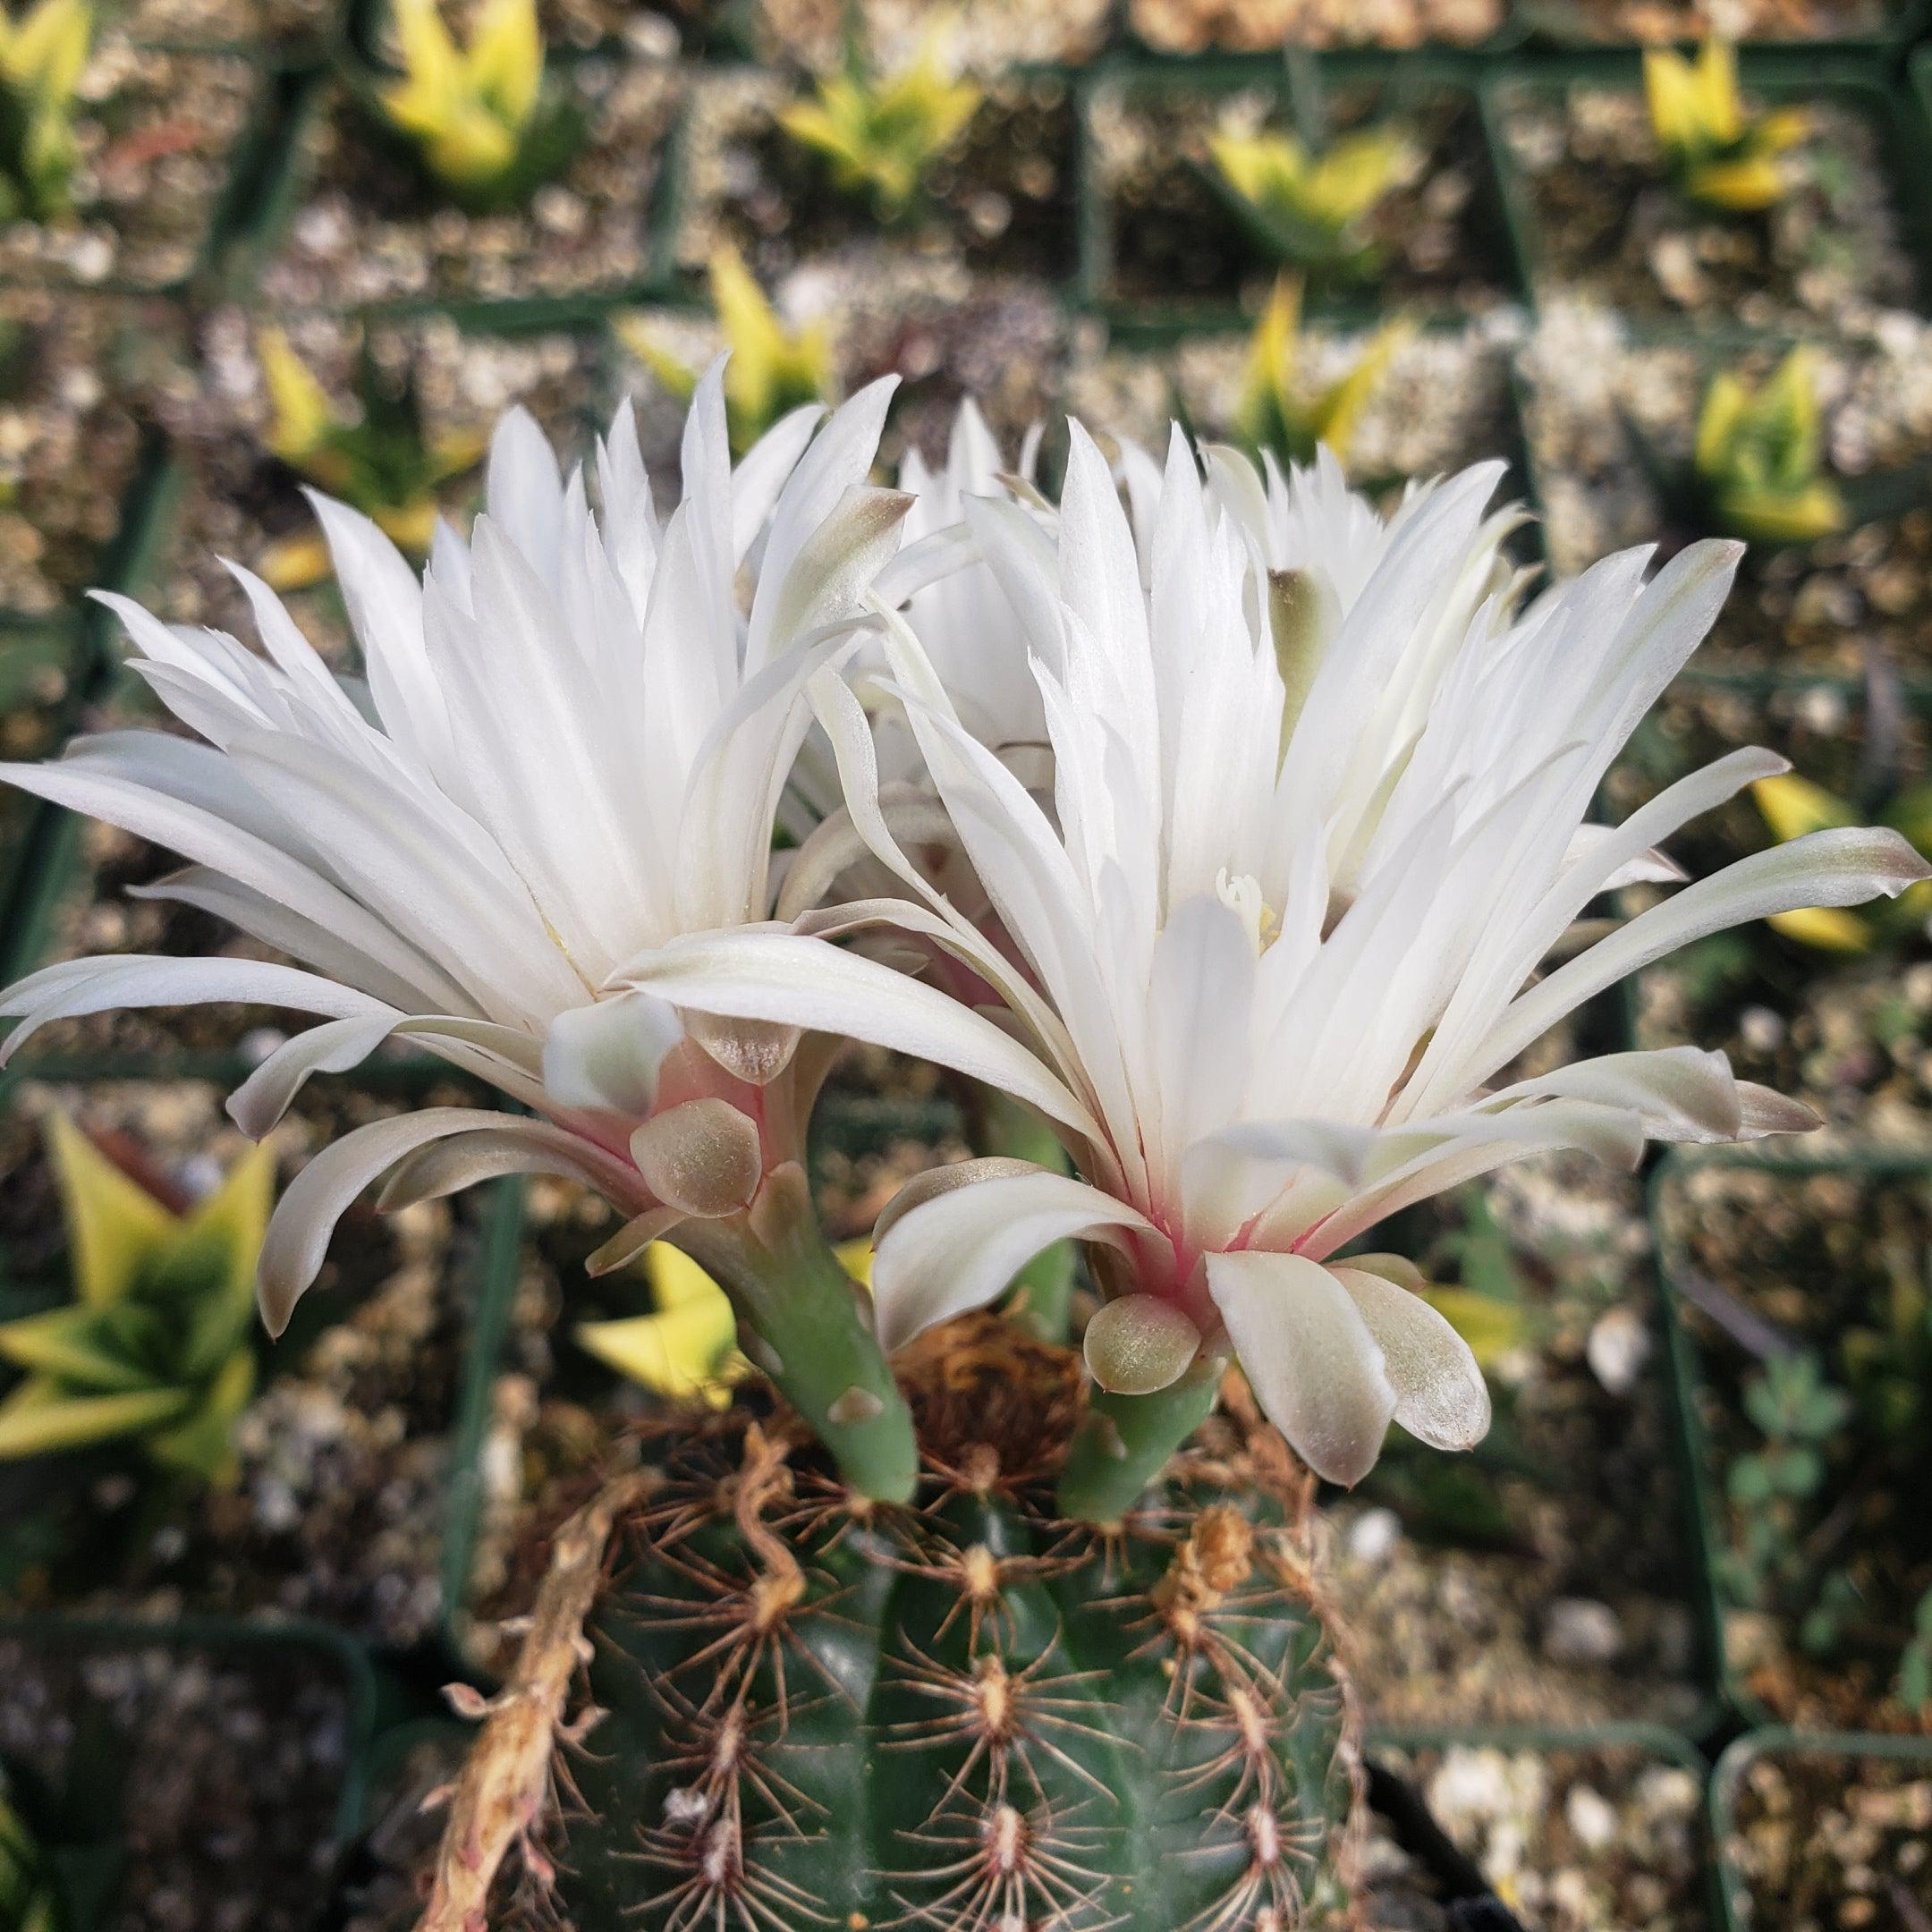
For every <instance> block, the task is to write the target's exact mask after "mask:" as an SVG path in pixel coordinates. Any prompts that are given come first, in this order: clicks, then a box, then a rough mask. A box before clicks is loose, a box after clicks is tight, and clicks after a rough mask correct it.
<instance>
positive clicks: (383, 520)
mask: <svg viewBox="0 0 1932 1932" xmlns="http://www.w3.org/2000/svg"><path fill="white" fill-rule="evenodd" d="M255 353H256V358H257V360H258V362H259V364H260V366H261V373H262V382H263V384H264V386H266V388H267V392H268V405H269V420H268V427H267V433H266V436H265V437H264V441H265V442H266V444H267V448H268V450H269V452H270V453H271V454H273V455H274V456H275V457H276V458H277V459H279V460H280V461H281V462H284V463H286V464H287V465H288V467H289V468H290V469H291V470H294V471H295V473H296V474H297V475H298V476H299V477H301V479H302V480H303V481H304V482H305V483H310V484H313V485H314V486H315V487H317V488H318V489H320V490H323V491H326V493H327V494H328V495H329V496H335V497H339V498H341V499H342V501H343V502H344V503H347V504H352V505H353V507H354V508H356V509H358V510H360V511H361V513H363V514H364V515H365V516H366V517H368V518H369V520H370V521H372V522H373V523H375V524H376V526H377V528H378V529H379V530H382V531H383V532H384V534H385V535H386V536H387V537H388V538H390V539H391V540H392V541H393V542H394V544H395V545H396V547H398V548H399V549H400V550H402V551H403V552H404V553H405V554H406V555H409V556H411V558H421V557H423V556H426V555H428V550H429V543H430V539H431V538H432V537H434V535H435V534H436V516H437V513H438V493H439V492H440V491H442V490H443V489H444V488H445V487H446V486H447V485H448V484H450V483H452V482H453V481H454V480H456V479H458V478H460V477H463V476H467V475H468V474H469V473H470V471H471V470H474V469H475V468H476V467H477V465H478V464H479V462H481V461H482V458H483V451H484V446H485V441H486V439H485V437H484V436H482V435H480V434H469V433H459V434H454V435H448V436H431V435H429V433H428V429H427V428H426V427H425V425H424V422H423V412H422V403H421V399H420V397H419V394H418V393H417V387H416V381H415V377H414V374H413V372H412V371H411V370H410V369H406V368H405V369H402V371H400V372H395V371H391V370H388V369H385V368H384V367H383V366H382V364H381V362H380V360H378V359H377V354H376V352H375V350H374V349H373V347H372V346H371V344H370V343H369V338H368V336H367V335H365V336H364V338H363V341H362V344H361V347H360V351H359V352H358V357H357V362H356V384H355V387H356V407H355V408H354V409H353V410H352V411H341V410H338V409H337V408H336V406H335V403H334V402H332V401H331V400H330V397H329V394H328V392H327V391H326V389H325V388H324V387H323V386H322V384H321V383H320V381H318V378H317V377H316V376H315V373H314V372H313V371H312V370H311V369H309V366H308V365H307V364H306V363H305V362H303V361H302V360H301V357H300V356H298V355H297V354H296V353H295V351H294V350H293V348H292V346H291V345H290V343H289V339H288V337H287V336H286V335H284V333H283V332H282V331H281V330H280V329H279V328H275V327H274V326H269V327H266V328H263V329H262V330H261V331H260V332H259V333H258V335H257V336H256V338H255ZM258 568H259V569H260V572H261V574H262V576H263V577H264V578H265V579H266V580H267V581H268V582H269V583H270V584H272V585H273V586H274V587H275V589H277V590H297V589H306V588H307V587H308V586H309V585H311V584H314V583H318V582H319V581H321V580H322V579H323V578H325V577H326V576H327V574H328V572H329V558H328V550H327V547H326V546H325V544H324V543H323V541H322V538H320V536H319V535H316V534H303V535H301V536H298V537H292V538H287V539H285V540H284V541H283V542H281V543H278V544H276V545H275V546H274V547H272V548H271V549H270V550H269V551H268V552H267V554H266V555H264V556H263V557H262V558H261V559H260V560H259V564H258Z"/></svg>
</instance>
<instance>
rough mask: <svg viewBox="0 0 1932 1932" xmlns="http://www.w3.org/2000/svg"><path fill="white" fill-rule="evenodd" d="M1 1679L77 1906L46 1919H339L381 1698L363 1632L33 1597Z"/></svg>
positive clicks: (54, 1875) (7, 1710)
mask: <svg viewBox="0 0 1932 1932" xmlns="http://www.w3.org/2000/svg"><path fill="white" fill-rule="evenodd" d="M0 1683H4V1685H5V1690H4V1693H0V1760H4V1765H5V1767H6V1772H7V1779H8V1797H9V1801H10V1806H11V1809H13V1811H14V1812H15V1814H16V1815H17V1816H18V1818H19V1819H20V1820H21V1824H22V1825H24V1826H25V1827H26V1829H27V1831H28V1833H29V1834H30V1836H31V1838H32V1840H33V1850H32V1852H30V1857H33V1858H36V1859H37V1860H38V1861H39V1863H40V1868H41V1871H42V1874H43V1875H44V1878H45V1880H46V1881H47V1883H48V1888H49V1890H50V1891H51V1893H52V1894H53V1896H54V1897H55V1900H57V1902H58V1906H57V1909H58V1910H59V1911H61V1912H62V1913H63V1916H61V1917H59V1918H57V1919H49V1920H47V1921H44V1922H47V1923H54V1924H60V1925H75V1926H84V1925H96V1924H113V1925H115V1926H164V1925H184V1924H193V1925H196V1926H200V1927H210V1928H214V1927H241V1926H246V1927H247V1928H249V1932H310V1928H319V1927H320V1926H321V1925H322V1924H323V1923H324V1922H325V1920H324V1916H323V1914H324V1910H325V1907H326V1901H327V1896H328V1894H329V1892H330V1890H331V1889H332V1882H333V1879H334V1877H335V1870H336V1867H337V1865H338V1862H339V1861H340V1860H341V1857H342V1854H343V1848H344V1846H345V1845H346V1844H347V1843H348V1842H349V1839H350V1836H351V1835H352V1833H353V1831H354V1829H355V1827H356V1824H357V1820H358V1818H359V1817H360V1812H361V1809H362V1773H363V1758H364V1754H365V1752H366V1750H367V1749H368V1742H369V1732H370V1728H371V1721H372V1716H373V1710H374V1690H373V1685H372V1683H371V1680H370V1676H369V1665H367V1663H366V1662H365V1661H364V1660H363V1657H362V1656H361V1653H360V1651H359V1650H357V1649H356V1648H355V1647H354V1646H352V1645H351V1644H349V1643H347V1642H345V1641H344V1640H342V1639H341V1638H340V1637H337V1636H336V1635H335V1634H334V1633H333V1632H331V1631H324V1630H320V1629H318V1628H316V1627H314V1626H309V1625H301V1624H289V1625H284V1626H282V1627H267V1626H264V1625H260V1624H241V1623H232V1622H226V1621H223V1620H219V1619H185V1620H182V1621H181V1622H170V1623H140V1622H133V1621H119V1620H93V1619H73V1620H69V1619H65V1618H56V1617H20V1618H13V1619H9V1620H7V1621H6V1622H4V1623H0ZM184 1911H185V1912H186V1913H187V1914H188V1916H186V1917H183V1916H182V1914H183V1912H184ZM33 1922H34V1923H41V1922H43V1921H40V1920H35V1921H33Z"/></svg>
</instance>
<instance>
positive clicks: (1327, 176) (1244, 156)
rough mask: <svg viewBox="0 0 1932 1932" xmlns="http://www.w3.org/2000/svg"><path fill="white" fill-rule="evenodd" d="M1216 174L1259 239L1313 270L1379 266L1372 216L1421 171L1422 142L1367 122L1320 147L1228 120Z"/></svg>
mask: <svg viewBox="0 0 1932 1932" xmlns="http://www.w3.org/2000/svg"><path fill="white" fill-rule="evenodd" d="M1208 145H1209V148H1210V151H1211V152H1212V154H1213V157H1214V169H1215V179H1216V182H1217V184H1218V185H1219V187H1220V188H1221V191H1222V192H1223V193H1224V195H1226V196H1227V197H1228V198H1229V199H1231V200H1232V202H1233V206H1234V208H1235V211H1236V212H1237V213H1238V214H1239V215H1241V217H1242V218H1243V219H1244V220H1245V221H1246V223H1247V224H1248V225H1249V226H1250V228H1251V229H1252V230H1253V231H1254V232H1255V233H1256V236H1257V238H1258V240H1259V241H1260V242H1262V243H1263V244H1264V245H1265V246H1266V247H1267V249H1268V250H1269V251H1270V252H1271V253H1272V254H1274V255H1275V257H1277V258H1279V259H1280V260H1282V261H1284V262H1286V263H1287V264H1288V265H1289V266H1290V267H1297V268H1301V269H1305V270H1310V271H1322V272H1333V271H1342V272H1347V273H1356V272H1360V271H1361V270H1365V269H1367V268H1368V267H1371V266H1372V265H1373V261H1374V255H1375V249H1374V244H1373V242H1372V241H1371V239H1370V237H1369V233H1368V232H1367V224H1368V221H1369V216H1371V215H1372V214H1374V212H1375V211H1376V209H1377V208H1379V207H1380V206H1381V205H1382V203H1383V201H1384V200H1385V199H1387V197H1388V196H1389V195H1390V194H1391V193H1393V192H1394V191H1395V190H1396V189H1397V188H1399V187H1400V186H1402V183H1403V182H1406V181H1407V180H1409V179H1410V178H1411V176H1412V175H1413V174H1415V171H1416V169H1417V167H1418V166H1419V164H1420V156H1419V153H1418V152H1417V149H1416V147H1415V145H1414V143H1413V142H1412V141H1411V140H1409V139H1408V137H1407V136H1406V135H1403V134H1402V133H1400V132H1398V131H1395V130H1394V129H1392V128H1364V129H1361V130H1360V131H1358V132H1355V133H1352V134H1344V135H1343V136H1342V137H1341V138H1340V139H1338V140H1334V141H1331V142H1330V143H1329V144H1328V145H1327V146H1326V148H1321V149H1320V150H1319V151H1317V150H1315V149H1313V148H1309V145H1308V143H1307V142H1305V141H1304V140H1301V137H1300V136H1299V135H1295V134H1287V133H1280V132H1275V131H1262V132H1259V133H1254V134H1249V133H1243V132H1241V131H1239V130H1237V129H1233V128H1227V127H1224V128H1223V129H1222V130H1221V131H1220V132H1218V133H1217V134H1216V135H1215V136H1214V137H1213V139H1212V140H1211V141H1210V142H1209V144H1208Z"/></svg>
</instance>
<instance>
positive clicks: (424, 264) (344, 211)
mask: <svg viewBox="0 0 1932 1932" xmlns="http://www.w3.org/2000/svg"><path fill="white" fill-rule="evenodd" d="M548 84H549V85H550V86H551V87H553V88H554V89H560V90H564V91H567V92H568V93H570V94H571V95H572V97H574V99H575V100H576V102H577V104H578V106H580V108H581V110H582V112H583V113H584V114H585V116H586V117H587V120H588V123H589V135H588V139H587V140H585V142H584V144H583V146H582V147H581V148H579V149H578V151H577V153H576V155H575V156H574V157H573V158H572V160H571V161H570V163H569V165H567V166H566V167H565V168H564V169H563V172H562V174H560V175H559V176H558V177H557V178H556V179H555V180H554V181H551V182H547V183H546V184H545V185H543V186H542V187H539V188H538V189H537V191H535V193H534V194H533V195H532V196H531V197H530V200H529V203H528V205H527V207H525V208H518V209H514V210H512V211H509V212H506V213H503V214H478V215H470V214H465V213H464V212H463V211H462V209H461V208H457V207H455V206H454V205H453V204H452V203H451V201H450V200H449V199H447V197H446V196H445V195H444V194H443V193H442V192H441V191H439V190H438V189H437V188H436V184H435V183H434V182H432V181H431V180H430V179H429V178H428V176H427V175H426V174H425V173H424V172H423V170H422V169H421V168H420V167H419V166H418V165H415V164H414V163H413V161H412V160H411V157H409V156H408V155H407V154H406V153H405V154H399V153H397V152H395V151H394V150H393V149H392V148H390V147H389V146H388V145H387V143H386V138H385V137H382V136H379V135H378V134H377V131H375V130H373V129H372V128H371V126H370V124H369V121H368V120H367V118H366V117H365V116H364V114H363V113H362V111H361V110H360V109H359V108H358V107H357V106H355V105H354V104H353V103H352V102H351V101H350V100H348V99H346V98H344V97H341V96H339V95H338V96H331V97H329V98H328V99H327V100H326V103H325V105H324V107H323V109H322V111H321V112H319V113H318V114H317V115H316V117H315V119H314V120H313V122H312V123H310V125H309V127H308V128H307V129H306V130H305V131H304V132H303V134H302V135H301V143H300V145H301V153H300V155H299V157H298V160H297V162H296V165H297V166H298V167H299V168H300V169H301V171H302V174H303V177H304V180H305V182H306V183H307V185H306V188H305V191H304V194H303V199H302V204H301V210H300V212H299V213H298V214H297V215H296V216H294V218H293V220H292V223H291V225H290V227H289V231H288V233H287V236H286V238H285V239H284V242H283V244H282V247H281V248H280V250H278V252H277V253H276V255H275V258H274V259H273V261H271V262H270V263H269V265H268V267H267V269H266V271H265V272H264V275H263V279H262V296H263V299H264V301H265V302H266V304H267V306H268V307H269V308H271V309H289V308H296V309H301V308H330V307H334V308H342V307H346V306H349V305H351V304H354V303H360V302H379V301H408V300H423V299H428V300H432V301H502V300H505V299H511V298H516V299H521V298H526V297H531V296H540V295H554V296H564V295H569V296H577V295H584V294H588V293H592V292H606V293H617V292H622V291H623V290H626V289H631V288H636V287H639V286H640V285H641V284H645V283H647V282H648V281H649V280H650V279H651V278H652V276H653V275H655V273H656V270H657V235H656V222H657V208H656V202H657V181H658V175H659V172H660V170H661V169H662V167H663V165H664V160H665V152H666V148H667V145H668V141H669V138H670V134H671V129H672V125H673V123H674V119H675V117H676V113H677V106H678V87H677V82H676V80H675V79H674V76H673V73H672V72H671V71H670V70H669V69H668V68H666V67H664V66H661V65H657V64H651V63H647V62H638V61H630V62H622V63H620V62H615V61H613V60H609V59H606V58H603V57H601V56H595V55H593V56H589V57H587V58H585V59H582V60H577V61H571V62H559V63H555V64H553V72H552V74H551V78H550V80H549V83H548Z"/></svg>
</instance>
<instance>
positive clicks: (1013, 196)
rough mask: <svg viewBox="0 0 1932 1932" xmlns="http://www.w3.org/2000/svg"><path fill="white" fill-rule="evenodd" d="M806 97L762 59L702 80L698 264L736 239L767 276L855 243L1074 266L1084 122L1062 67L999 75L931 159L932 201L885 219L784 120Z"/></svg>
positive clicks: (866, 249)
mask: <svg viewBox="0 0 1932 1932" xmlns="http://www.w3.org/2000/svg"><path fill="white" fill-rule="evenodd" d="M805 95H806V96H808V97H809V89H806V90H805ZM800 97H801V90H800V89H799V87H798V86H797V84H796V83H794V82H793V81H792V80H788V79H787V78H785V77H784V75H782V74H778V73H771V72H757V71H755V70H751V69H740V70H734V71H731V72H724V73H720V74H717V75H715V76H713V77H711V78H710V79H708V80H704V81H702V82H700V83H699V85H698V86H697V87H696V88H695V89H694V90H693V93H692V99H691V113H690V115H689V117H688V122H687V126H686V134H685V138H686V148H685V168H686V192H685V198H684V199H685V210H686V212H685V216H684V220H683V223H682V227H681V228H680V231H679V234H678V239H677V259H678V266H679V267H680V268H681V269H682V270H683V271H684V272H686V273H687V274H691V275H696V274H698V273H699V272H701V271H702V269H703V267H704V266H705V264H706V262H707V261H708V259H709V258H710V257H711V255H712V253H713V251H714V250H716V249H717V248H719V247H721V246H723V245H726V244H729V245H731V246H733V247H735V248H736V249H737V250H739V252H740V253H741V254H742V255H743V256H744V257H745V258H746V260H747V261H748V262H749V263H750V266H751V267H752V268H753V270H754V271H755V272H756V273H757V274H758V276H759V278H760V279H761V280H762V281H765V282H767V283H769V282H775V281H778V280H780V279H782V278H783V277H784V275H788V274H790V273H791V272H792V270H794V269H796V268H798V267H801V265H804V264H817V263H819V262H822V261H824V260H825V259H826V258H828V257H831V258H838V257H841V256H850V255H855V254H863V255H867V256H873V257H878V256H884V257H886V258H893V257H907V256H910V257H912V258H925V259H928V260H937V261H943V262H956V263H959V264H961V265H962V266H964V267H969V268H970V269H971V270H972V271H973V273H974V274H976V275H994V276H1013V275H1026V276H1030V277H1033V278H1035V279H1038V280H1042V281H1047V282H1052V281H1055V280H1059V279H1063V278H1065V277H1067V276H1068V275H1070V274H1071V272H1072V263H1073V259H1074V247H1075V240H1074V192H1075V159H1074V149H1075V145H1076V140H1077V136H1076V130H1075V123H1074V110H1073V100H1072V91H1071V89H1070V88H1069V87H1068V84H1067V82H1066V81H1064V80H1061V79H1059V78H1058V77H1056V76H1052V75H1040V76H1038V77H1033V78H1025V77H1019V76H1009V77H1007V78H1005V79H1002V80H995V81H992V82H990V83H988V84H987V89H986V93H985V97H984V98H983V99H982V100H981V101H980V104H979V110H978V112H977V113H976V114H974V115H973V117H972V119H971V120H970V122H969V123H967V125H966V129H965V131H964V132H963V133H962V135H961V136H960V138H959V140H958V141H957V142H956V143H955V144H954V146H953V148H952V149H951V150H949V152H947V153H946V154H945V155H944V156H943V157H940V158H939V159H937V160H936V162H935V163H934V164H933V165H932V167H931V169H930V171H929V172H928V175H927V177H926V179H925V181H924V182H923V183H922V201H921V203H920V205H918V206H915V207H914V208H911V209H910V210H908V211H907V212H906V213H905V214H904V215H903V216H898V217H896V218H895V219H894V220H893V221H892V222H890V223H889V224H888V225H882V224H881V222H880V219H879V217H878V214H877V211H876V210H875V209H874V208H873V206H872V204H871V203H870V201H869V199H867V198H866V197H865V196H864V195H862V194H860V195H854V194H852V193H850V192H848V191H844V190H843V189H842V188H841V187H839V186H838V184H837V183H836V182H834V181H833V180H832V179H831V177H830V176H829V175H828V174H827V172H826V163H825V162H824V160H823V158H822V157H819V156H818V155H817V154H815V153H814V152H812V151H811V150H810V149H809V148H805V147H804V146H802V145H801V143H800V142H799V141H797V140H795V139H794V138H793V137H792V135H790V134H788V133H787V132H786V131H784V128H782V127H781V126H780V125H779V124H778V121H777V116H778V115H779V114H781V113H782V112H783V111H784V108H785V107H786V106H788V105H789V104H790V103H791V102H792V101H793V100H795V99H798V98H800Z"/></svg>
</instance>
